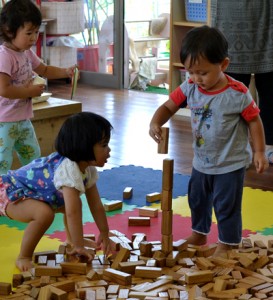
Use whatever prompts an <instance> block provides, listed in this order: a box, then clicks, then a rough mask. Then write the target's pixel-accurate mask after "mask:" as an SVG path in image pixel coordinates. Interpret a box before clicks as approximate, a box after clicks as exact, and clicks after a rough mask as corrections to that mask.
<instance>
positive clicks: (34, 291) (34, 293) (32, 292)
mask: <svg viewBox="0 0 273 300" xmlns="http://www.w3.org/2000/svg"><path fill="white" fill-rule="evenodd" d="M39 293H40V288H38V287H32V288H31V290H30V294H29V296H30V297H32V298H34V299H37V297H38V295H39Z"/></svg>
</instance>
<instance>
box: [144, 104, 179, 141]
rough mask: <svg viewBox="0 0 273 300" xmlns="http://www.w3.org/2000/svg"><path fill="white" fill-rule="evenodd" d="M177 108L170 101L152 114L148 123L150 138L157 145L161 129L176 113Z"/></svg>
mask: <svg viewBox="0 0 273 300" xmlns="http://www.w3.org/2000/svg"><path fill="white" fill-rule="evenodd" d="M178 109H179V107H178V106H177V105H176V104H175V103H174V102H173V101H172V100H170V99H169V100H167V101H166V102H165V103H164V104H162V105H161V106H159V108H158V109H157V110H156V112H155V113H154V115H153V117H152V120H151V122H150V130H149V134H150V136H151V137H152V138H153V139H154V140H155V141H156V142H157V143H159V142H160V140H161V139H162V137H161V127H162V126H163V125H164V124H165V123H166V122H167V121H168V120H169V119H170V118H171V117H172V116H173V115H174V114H175V113H176V112H177V111H178Z"/></svg>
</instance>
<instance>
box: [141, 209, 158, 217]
mask: <svg viewBox="0 0 273 300" xmlns="http://www.w3.org/2000/svg"><path fill="white" fill-rule="evenodd" d="M138 213H139V216H140V217H151V218H155V217H157V216H158V208H152V207H141V208H139V209H138Z"/></svg>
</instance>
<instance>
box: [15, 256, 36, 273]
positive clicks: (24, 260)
mask: <svg viewBox="0 0 273 300" xmlns="http://www.w3.org/2000/svg"><path fill="white" fill-rule="evenodd" d="M15 264H16V267H17V268H18V269H19V270H20V271H21V272H25V271H28V270H30V269H31V268H33V267H34V264H33V262H32V259H31V257H18V258H17V259H16V263H15Z"/></svg>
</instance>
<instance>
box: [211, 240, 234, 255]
mask: <svg viewBox="0 0 273 300" xmlns="http://www.w3.org/2000/svg"><path fill="white" fill-rule="evenodd" d="M236 248H238V246H232V245H227V244H223V243H220V242H219V243H218V245H217V248H216V250H215V252H214V253H213V255H212V256H213V257H222V258H227V257H228V251H229V250H232V249H236Z"/></svg>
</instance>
